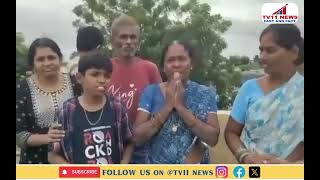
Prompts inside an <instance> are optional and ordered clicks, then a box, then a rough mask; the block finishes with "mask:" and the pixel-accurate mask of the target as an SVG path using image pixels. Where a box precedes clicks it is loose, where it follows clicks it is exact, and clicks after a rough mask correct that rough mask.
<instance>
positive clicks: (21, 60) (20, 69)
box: [16, 32, 28, 79]
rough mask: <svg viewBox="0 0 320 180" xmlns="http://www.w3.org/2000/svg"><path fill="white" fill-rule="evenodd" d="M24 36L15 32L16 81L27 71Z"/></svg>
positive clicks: (26, 51)
mask: <svg viewBox="0 0 320 180" xmlns="http://www.w3.org/2000/svg"><path fill="white" fill-rule="evenodd" d="M24 41H25V38H24V35H23V34H22V33H21V32H16V79H21V78H24V77H25V74H26V71H27V53H28V49H27V47H26V45H24Z"/></svg>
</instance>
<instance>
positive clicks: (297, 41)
mask: <svg viewBox="0 0 320 180" xmlns="http://www.w3.org/2000/svg"><path fill="white" fill-rule="evenodd" d="M268 32H271V33H272V34H273V37H274V40H275V43H276V44H277V45H279V46H281V47H284V48H286V49H288V50H289V49H292V48H293V47H294V46H297V47H298V48H299V54H298V59H297V60H296V62H295V64H296V65H300V64H302V63H303V62H304V40H303V38H302V37H301V33H300V30H299V28H298V27H297V26H296V25H294V24H271V25H269V26H268V27H266V28H265V29H264V30H263V31H262V33H261V35H260V41H261V38H262V36H263V35H265V34H266V33H268Z"/></svg>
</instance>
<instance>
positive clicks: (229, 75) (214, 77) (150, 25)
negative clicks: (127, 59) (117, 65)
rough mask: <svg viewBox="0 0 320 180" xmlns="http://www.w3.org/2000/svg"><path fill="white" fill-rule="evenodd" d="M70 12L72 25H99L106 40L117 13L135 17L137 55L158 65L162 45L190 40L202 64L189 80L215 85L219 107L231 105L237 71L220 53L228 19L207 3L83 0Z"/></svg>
mask: <svg viewBox="0 0 320 180" xmlns="http://www.w3.org/2000/svg"><path fill="white" fill-rule="evenodd" d="M73 12H74V13H75V14H76V15H77V16H78V17H79V19H77V20H76V21H75V22H74V23H73V24H74V26H76V27H80V26H81V22H82V21H84V22H85V23H86V24H87V25H95V26H97V27H100V29H101V30H102V32H104V34H105V35H106V39H110V37H109V36H110V31H111V24H112V21H113V20H114V19H115V18H116V17H117V16H119V15H120V14H121V13H126V14H128V15H131V16H133V17H135V18H136V19H137V20H138V22H139V23H140V24H141V31H142V32H141V37H140V39H141V46H140V50H139V52H138V54H139V55H140V56H142V57H144V58H147V59H151V60H152V61H153V62H155V63H156V64H158V65H159V64H160V58H161V52H162V49H163V47H164V45H165V44H167V43H169V42H172V41H173V40H181V39H190V40H193V43H194V44H195V46H196V48H197V49H199V50H201V54H202V61H201V62H202V63H201V64H199V66H198V67H197V68H196V69H195V70H193V71H192V73H191V76H190V77H191V79H192V80H195V81H197V82H200V83H202V84H207V85H209V84H212V85H216V86H217V90H218V94H219V95H220V96H221V102H220V104H219V106H220V107H223V108H226V107H228V106H230V105H231V103H232V101H233V99H232V97H234V93H235V92H236V91H235V90H236V89H237V87H236V85H238V84H239V83H238V79H239V78H238V77H240V75H239V73H241V72H239V71H238V70H239V69H237V68H235V65H234V64H232V63H230V62H228V59H227V58H225V57H222V56H221V52H222V50H223V49H225V48H226V47H227V44H226V42H225V40H224V39H223V38H222V37H221V34H222V33H224V32H226V31H227V30H228V29H229V27H230V26H231V21H228V20H225V19H223V17H222V16H221V15H220V14H213V12H212V11H211V7H210V6H209V5H208V4H207V3H200V2H199V1H198V0H188V1H187V2H186V3H185V4H182V5H179V1H178V0H83V3H82V4H81V5H79V6H76V7H75V8H74V9H73ZM110 46H111V44H110V41H109V42H107V44H106V47H104V48H105V49H106V50H108V52H109V49H108V48H107V47H110ZM110 54H111V52H110ZM199 60H200V58H199ZM223 62H224V63H223ZM159 69H162V67H159ZM230 98H231V99H230Z"/></svg>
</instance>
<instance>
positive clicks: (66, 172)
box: [59, 166, 100, 178]
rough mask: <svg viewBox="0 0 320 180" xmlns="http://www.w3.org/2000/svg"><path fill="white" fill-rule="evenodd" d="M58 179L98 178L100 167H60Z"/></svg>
mask: <svg viewBox="0 0 320 180" xmlns="http://www.w3.org/2000/svg"><path fill="white" fill-rule="evenodd" d="M59 177H60V178H100V167H92V166H91V167H87V166H80V167H79V166H60V167H59Z"/></svg>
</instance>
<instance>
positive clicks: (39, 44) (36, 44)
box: [28, 37, 62, 69]
mask: <svg viewBox="0 0 320 180" xmlns="http://www.w3.org/2000/svg"><path fill="white" fill-rule="evenodd" d="M44 47H49V48H50V49H52V51H53V52H55V53H57V54H58V56H59V60H60V61H62V53H61V50H60V48H59V46H58V44H57V43H56V42H55V41H53V40H52V39H49V38H45V37H44V38H37V39H36V40H34V41H33V42H32V43H31V45H30V47H29V51H28V66H29V67H30V68H31V69H32V68H33V66H34V57H35V55H36V51H37V48H44Z"/></svg>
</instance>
